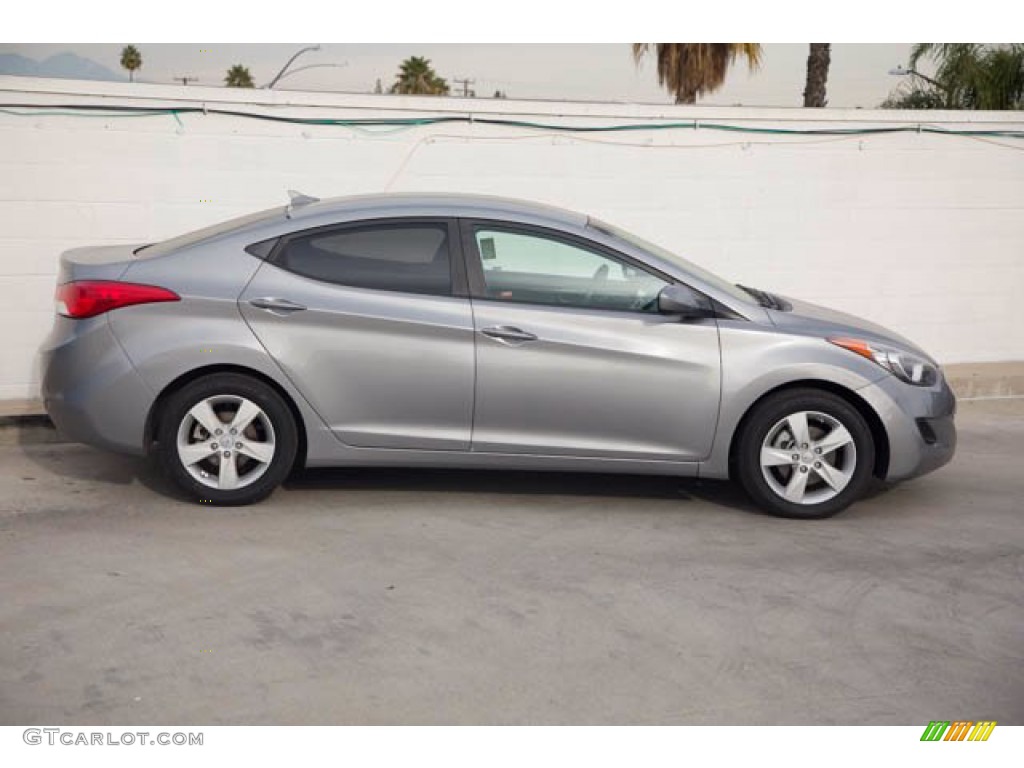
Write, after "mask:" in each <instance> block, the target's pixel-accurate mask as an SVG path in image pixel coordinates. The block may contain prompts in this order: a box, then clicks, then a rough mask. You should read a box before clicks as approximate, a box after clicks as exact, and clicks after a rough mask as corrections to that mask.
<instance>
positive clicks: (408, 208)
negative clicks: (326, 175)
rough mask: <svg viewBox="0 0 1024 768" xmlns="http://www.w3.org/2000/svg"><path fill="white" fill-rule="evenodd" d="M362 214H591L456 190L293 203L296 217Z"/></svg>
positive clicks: (569, 217)
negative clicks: (456, 191) (455, 191)
mask: <svg viewBox="0 0 1024 768" xmlns="http://www.w3.org/2000/svg"><path fill="white" fill-rule="evenodd" d="M350 214H361V215H365V216H366V217H367V218H371V217H374V216H396V215H398V216H402V215H409V216H414V215H428V214H429V215H443V216H464V217H471V218H496V219H503V218H513V219H515V218H520V217H527V218H534V219H542V220H545V221H548V222H551V223H552V224H561V225H566V226H571V227H572V226H575V227H582V226H585V225H586V223H587V221H588V218H587V216H585V215H584V214H582V213H577V212H574V211H569V210H565V209H564V208H557V207H555V206H552V205H544V204H542V203H534V202H529V201H526V200H515V199H512V198H507V197H495V196H491V195H476V194H464V193H453V192H430V193H382V194H370V195H357V196H351V197H333V198H327V199H323V200H317V201H316V202H311V203H305V204H299V205H295V206H293V208H292V210H291V218H292V220H293V221H300V220H302V219H312V218H317V219H319V218H324V217H328V216H332V215H339V216H345V217H346V218H347V217H348V215H350Z"/></svg>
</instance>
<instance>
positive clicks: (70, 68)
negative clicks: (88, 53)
mask: <svg viewBox="0 0 1024 768" xmlns="http://www.w3.org/2000/svg"><path fill="white" fill-rule="evenodd" d="M0 75H21V76H23V77H63V78H70V79H72V80H115V81H124V80H127V79H128V78H127V76H125V75H121V74H118V73H117V72H114V71H112V70H110V69H108V68H107V67H104V66H103V65H102V64H97V63H96V62H95V61H93V60H92V59H86V58H84V57H82V56H78V55H77V54H74V53H71V51H64V52H63V53H57V54H54V55H53V56H50V57H49V58H48V59H44V60H43V61H36V60H35V59H30V58H28V57H27V56H22V55H20V54H17V53H3V54H0Z"/></svg>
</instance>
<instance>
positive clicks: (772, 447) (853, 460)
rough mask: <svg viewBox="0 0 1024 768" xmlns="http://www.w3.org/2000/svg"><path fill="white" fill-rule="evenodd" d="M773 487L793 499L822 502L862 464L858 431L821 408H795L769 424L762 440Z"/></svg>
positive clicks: (838, 490)
mask: <svg viewBox="0 0 1024 768" xmlns="http://www.w3.org/2000/svg"><path fill="white" fill-rule="evenodd" d="M760 464H761V473H762V475H763V477H764V479H765V482H766V483H767V484H768V487H769V488H771V490H772V491H773V492H774V493H776V494H777V495H778V496H779V497H780V498H782V499H785V500H786V501H788V502H790V503H793V504H820V503H822V502H825V501H829V500H830V499H833V498H835V497H836V496H838V495H839V494H840V493H842V492H843V490H844V489H845V488H846V487H847V485H849V484H850V481H851V479H852V478H853V475H854V472H855V470H856V468H857V447H856V445H855V443H854V439H853V435H851V434H850V431H849V430H848V429H847V428H846V427H845V426H844V425H843V423H842V422H841V421H839V419H837V418H835V417H834V416H830V415H829V414H827V413H822V412H821V411H796V412H794V413H791V414H789V415H788V416H786V417H785V418H783V419H780V420H779V421H778V422H776V423H775V425H774V426H773V427H772V428H771V429H770V430H768V434H767V435H766V436H765V438H764V441H763V442H762V444H761V453H760Z"/></svg>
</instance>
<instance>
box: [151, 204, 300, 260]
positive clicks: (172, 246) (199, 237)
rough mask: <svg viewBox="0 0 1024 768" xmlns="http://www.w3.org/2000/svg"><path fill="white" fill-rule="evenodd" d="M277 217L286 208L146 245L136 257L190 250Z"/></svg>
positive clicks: (274, 209) (232, 220)
mask: <svg viewBox="0 0 1024 768" xmlns="http://www.w3.org/2000/svg"><path fill="white" fill-rule="evenodd" d="M275 215H284V207H283V206H278V207H277V208H268V209H267V210H265V211H260V212H258V213H250V214H248V215H246V216H239V217H238V218H235V219H228V220H227V221H222V222H219V223H218V224H213V225H212V226H209V227H204V228H203V229H197V230H196V231H195V232H187V233H186V234H184V235H178V236H177V237H172V238H171V239H170V240H164V241H163V242H159V243H151V244H149V245H144V246H142V247H141V248H138V249H136V251H135V255H136V256H141V257H153V256H163V255H165V254H168V253H171V252H172V251H176V250H178V249H179V248H188V247H189V246H192V245H196V244H198V243H201V242H203V241H204V240H212V239H213V238H215V237H220V236H221V235H226V234H228V233H229V232H233V231H234V230H236V229H242V228H243V227H247V226H249V225H250V224H256V223H258V222H260V221H262V220H263V219H269V218H272V217H274V216H275Z"/></svg>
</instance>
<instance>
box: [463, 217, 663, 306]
mask: <svg viewBox="0 0 1024 768" xmlns="http://www.w3.org/2000/svg"><path fill="white" fill-rule="evenodd" d="M476 243H477V250H478V251H479V253H480V259H481V264H482V266H483V273H484V284H485V287H486V290H487V296H488V298H492V299H497V300H500V301H516V302H525V303H530V304H553V305H557V306H569V307H584V308H589V309H615V310H629V311H634V312H657V311H658V294H659V293H660V292H661V289H662V288H664V287H665V286H666V285H668V283H666V282H665V281H664V280H662V279H660V278H658V277H655V276H654V275H651V274H649V273H647V272H645V271H643V270H640V269H637V268H636V267H633V266H632V265H630V264H626V263H625V262H621V261H618V260H617V259H613V258H610V257H608V256H605V255H603V254H601V253H598V252H596V251H591V250H588V249H586V248H582V247H580V246H577V245H573V244H571V243H568V242H564V241H562V240H557V239H554V238H550V237H545V236H543V235H539V234H532V233H531V234H525V233H520V232H511V231H507V230H500V229H488V228H485V227H481V228H477V230H476Z"/></svg>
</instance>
